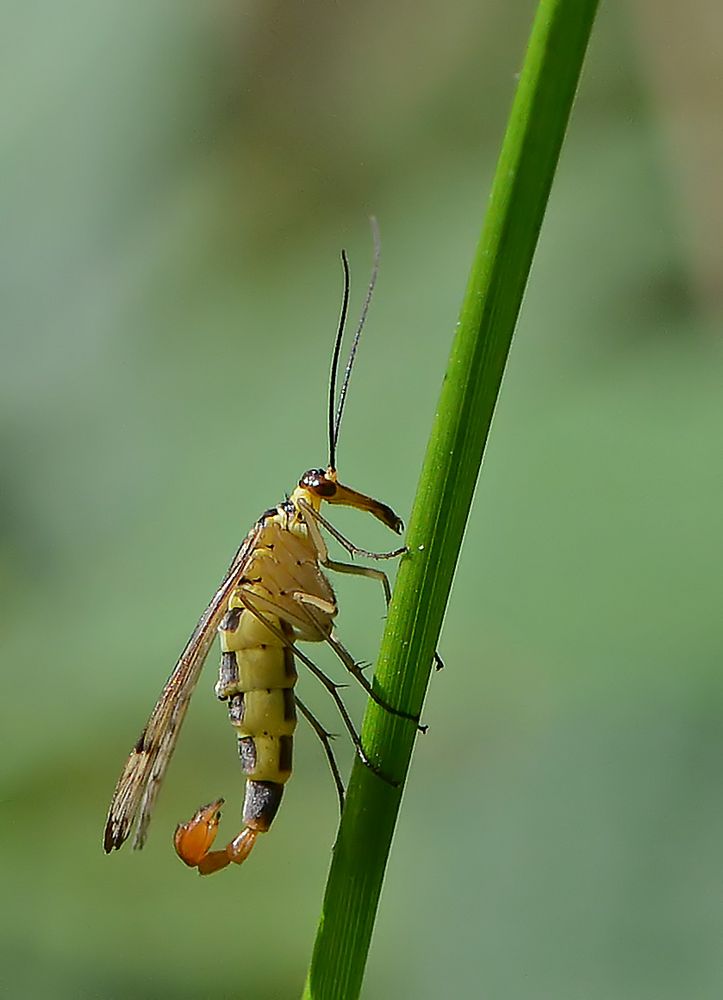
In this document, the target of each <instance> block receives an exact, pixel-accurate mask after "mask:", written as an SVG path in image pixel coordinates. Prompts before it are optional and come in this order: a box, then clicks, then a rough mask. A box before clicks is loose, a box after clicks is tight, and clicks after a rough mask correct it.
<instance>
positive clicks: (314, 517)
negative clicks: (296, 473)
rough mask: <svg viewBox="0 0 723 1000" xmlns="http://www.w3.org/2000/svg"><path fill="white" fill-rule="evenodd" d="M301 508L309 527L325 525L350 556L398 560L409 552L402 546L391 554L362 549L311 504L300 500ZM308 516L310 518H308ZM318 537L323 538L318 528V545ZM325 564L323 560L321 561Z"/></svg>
mask: <svg viewBox="0 0 723 1000" xmlns="http://www.w3.org/2000/svg"><path fill="white" fill-rule="evenodd" d="M299 506H300V507H301V509H302V511H303V514H304V521H305V522H306V525H307V527H308V528H309V529H310V530H311V531H313V529H312V528H311V524H312V523H313V522H314V521H316V522H318V524H321V525H323V527H324V528H326V530H327V531H328V532H329V534H330V535H331V536H332V537H333V538H336V540H337V542H338V543H339V544H340V545H341V546H342V547H343V548H345V549H346V551H347V552H348V553H349V555H350V556H363V557H364V558H365V559H396V557H397V556H402V555H404V553H405V552H406V551H407V547H406V545H402V547H401V548H399V549H392V551H391V552H370V551H369V550H368V549H360V548H359V546H358V545H354V543H353V542H350V541H349V539H348V538H347V537H346V536H345V535H342V533H341V532H340V531H339V529H338V528H335V527H334V525H333V524H332V523H331V521H327V519H326V518H325V517H324V515H323V514H320V513H319V512H318V511H316V510H314V508H313V507H312V506H311V504H308V503H307V502H306V501H305V500H299ZM307 515H308V516H307ZM317 537H319V538H321V535H320V534H319V530H318V528H317V529H316V533H314V543H315V544H316V540H317ZM322 545H323V549H321V550H320V551H323V550H325V549H326V545H325V544H323V543H322ZM321 561H322V562H323V559H322V560H321Z"/></svg>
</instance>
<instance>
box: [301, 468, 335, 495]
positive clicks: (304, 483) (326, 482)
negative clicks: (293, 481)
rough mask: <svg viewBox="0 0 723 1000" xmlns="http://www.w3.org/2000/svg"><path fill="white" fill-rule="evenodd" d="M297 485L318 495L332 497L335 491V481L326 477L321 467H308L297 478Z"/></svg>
mask: <svg viewBox="0 0 723 1000" xmlns="http://www.w3.org/2000/svg"><path fill="white" fill-rule="evenodd" d="M299 486H301V488H302V489H306V490H313V491H314V493H316V494H317V496H320V497H333V496H334V494H335V493H336V483H334V482H332V481H331V480H330V479H327V477H326V473H325V472H324V470H323V469H309V471H308V472H305V473H304V475H303V476H302V477H301V479H300V480H299Z"/></svg>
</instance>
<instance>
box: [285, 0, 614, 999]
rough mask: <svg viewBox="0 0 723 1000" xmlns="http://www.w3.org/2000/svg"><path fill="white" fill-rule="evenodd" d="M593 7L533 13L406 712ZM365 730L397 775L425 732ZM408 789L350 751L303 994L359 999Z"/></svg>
mask: <svg viewBox="0 0 723 1000" xmlns="http://www.w3.org/2000/svg"><path fill="white" fill-rule="evenodd" d="M596 7H597V0H541V2H540V3H539V5H538V9H537V14H536V16H535V21H534V25H533V29H532V34H531V37H530V42H529V46H528V49H527V53H526V56H525V61H524V65H523V68H522V73H521V75H520V81H519V84H518V87H517V93H516V96H515V100H514V103H513V107H512V111H511V114H510V118H509V122H508V126H507V130H506V133H505V138H504V142H503V145H502V150H501V153H500V157H499V162H498V165H497V170H496V173H495V178H494V183H493V187H492V194H491V198H490V202H489V206H488V209H487V214H486V218H485V221H484V227H483V230H482V236H481V239H480V243H479V246H478V248H477V252H476V255H475V259H474V263H473V265H472V271H471V275H470V279H469V283H468V286H467V290H466V293H465V297H464V301H463V304H462V309H461V314H460V319H459V323H458V327H457V332H456V336H455V339H454V343H453V346H452V352H451V356H450V359H449V365H448V368H447V373H446V375H445V379H444V384H443V386H442V392H441V396H440V400H439V406H438V410H437V414H436V417H435V421H434V425H433V428H432V433H431V437H430V440H429V445H428V448H427V454H426V458H425V461H424V466H423V469H422V473H421V477H420V481H419V488H418V491H417V495H416V499H415V502H414V508H413V511H412V516H411V520H410V525H409V531H408V535H407V544H408V546H409V553H408V555H406V556H405V557H404V558H403V560H402V564H401V566H400V569H399V574H398V577H397V583H396V587H395V591H394V597H393V600H392V605H391V608H390V611H389V616H388V620H387V627H386V630H385V633H384V638H383V641H382V646H381V650H380V655H379V662H378V665H377V670H376V675H375V687H376V689H377V690H378V691H379V693H380V694H382V695H383V696H384V697H385V698H386V699H387V700H388V701H389V702H390V703H391V704H394V705H402V706H405V708H406V709H407V710H408V711H411V712H415V713H416V712H419V711H421V707H422V702H423V699H424V694H425V691H426V688H427V683H428V680H429V674H430V671H431V664H432V657H433V653H434V650H435V646H436V643H437V638H438V636H439V631H440V628H441V624H442V618H443V615H444V610H445V607H446V603H447V598H448V595H449V590H450V587H451V585H452V578H453V575H454V570H455V566H456V563H457V557H458V554H459V549H460V546H461V544H462V536H463V533H464V528H465V524H466V521H467V516H468V513H469V508H470V504H471V502H472V496H473V492H474V487H475V483H476V481H477V475H478V473H479V467H480V464H481V461H482V453H483V450H484V446H485V442H486V440H487V434H488V432H489V427H490V423H491V420H492V414H493V411H494V407H495V403H496V400H497V395H498V392H499V388H500V383H501V380H502V374H503V371H504V366H505V362H506V360H507V355H508V352H509V348H510V343H511V339H512V333H513V330H514V327H515V323H516V321H517V315H518V313H519V309H520V304H521V301H522V295H523V292H524V289H525V284H526V282H527V276H528V274H529V270H530V265H531V263H532V256H533V253H534V250H535V246H536V244H537V237H538V234H539V230H540V226H541V224H542V218H543V215H544V211H545V205H546V203H547V198H548V195H549V191H550V186H551V184H552V178H553V175H554V172H555V167H556V164H557V160H558V156H559V152H560V147H561V144H562V140H563V136H564V133H565V128H566V126H567V121H568V117H569V114H570V109H571V106H572V102H573V98H574V95H575V90H576V87H577V84H578V80H579V76H580V71H581V68H582V62H583V57H584V54H585V49H586V47H587V43H588V39H589V36H590V31H591V30H592V23H593V19H594V15H595V10H596ZM362 736H363V740H364V745H365V747H366V748H367V753H368V754H369V755H370V757H371V758H372V759H373V760H374V761H376V762H378V764H379V766H380V767H381V768H382V769H383V770H384V772H385V773H387V774H389V775H393V776H394V778H395V779H397V780H398V781H399V782H402V781H403V779H404V777H405V775H406V772H407V769H408V767H409V761H410V757H411V753H412V749H413V746H414V742H415V740H416V738H417V735H416V731H415V726H414V724H413V723H410V722H405V721H404V720H400V719H399V718H396V717H394V716H392V715H389V714H388V713H386V712H384V711H383V710H380V709H379V708H378V707H377V706H376V705H375V704H374V703H373V702H370V703H369V706H368V709H367V713H366V716H365V719H364V726H363V731H362ZM430 738H431V737H430ZM401 795H402V787H401V784H400V785H399V786H398V787H392V786H390V785H389V784H385V783H384V782H383V781H380V780H379V778H377V777H376V776H375V775H374V774H372V773H371V772H370V771H369V770H368V769H367V768H365V767H363V766H361V765H360V764H359V762H357V763H356V764H355V766H354V768H353V770H352V775H351V779H350V782H349V790H348V795H347V802H346V807H345V809H344V815H343V817H342V821H341V825H340V828H339V835H338V838H337V842H336V846H335V848H334V855H333V859H332V864H331V869H330V872H329V879H328V882H327V887H326V893H325V896H324V904H323V910H322V915H321V920H320V923H319V929H318V933H317V938H316V942H315V946H314V952H313V956H312V961H311V966H310V969H309V975H308V979H307V983H306V989H305V994H304V995H305V997H306V998H307V1000H353V998H356V997H358V995H359V991H360V989H361V982H362V977H363V974H364V967H365V964H366V958H367V953H368V950H369V943H370V940H371V935H372V930H373V927H374V920H375V917H376V911H377V906H378V901H379V894H380V892H381V886H382V880H383V876H384V870H385V867H386V862H387V857H388V854H389V850H390V847H391V840H392V836H393V833H394V826H395V823H396V818H397V813H398V811H399V805H400V801H401ZM434 820H435V817H434V815H433V813H430V821H431V822H434ZM439 861H440V859H439V858H438V859H435V864H437V863H439Z"/></svg>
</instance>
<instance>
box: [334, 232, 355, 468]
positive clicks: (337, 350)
mask: <svg viewBox="0 0 723 1000" xmlns="http://www.w3.org/2000/svg"><path fill="white" fill-rule="evenodd" d="M341 266H342V269H343V271H344V293H343V295H342V300H341V312H340V313H339V325H338V327H337V330H336V340H335V341H334V352H333V354H332V356H331V374H330V375H329V468H330V469H335V468H336V439H337V437H338V436H339V434H338V430H337V429H336V426H335V423H334V397H335V396H336V376H337V373H338V371H339V357H340V355H341V342H342V340H343V339H344V327H345V326H346V317H347V314H348V312H349V289H350V285H351V282H350V278H349V258H348V257H347V255H346V250H342V252H341Z"/></svg>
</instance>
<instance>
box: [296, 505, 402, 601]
mask: <svg viewBox="0 0 723 1000" xmlns="http://www.w3.org/2000/svg"><path fill="white" fill-rule="evenodd" d="M303 507H304V522H305V524H306V527H307V528H308V529H309V535H310V537H311V541H312V542H313V544H314V548H315V549H316V552H317V556H318V559H319V562H320V563H321V565H322V566H325V567H326V568H327V569H331V570H334V571H335V572H337V573H350V574H351V575H352V576H367V577H369V578H370V579H372V580H379V582H380V583H381V585H382V589H383V590H384V601H385V603H386V605H387V607H389V602H390V601H391V599H392V588H391V587H390V586H389V577H388V576H387V574H386V573H384V572H382V570H380V569H372V568H371V567H370V566H357V565H356V564H355V563H343V562H337V560H336V559H331V558H330V556H329V550H328V548H327V545H326V542H325V540H324V536H323V535H322V534H321V532H320V531H319V525H318V524H317V523H316V520H315V518H316V519H318V521H319V522H320V523H321V524H323V525H324V527H325V528H327V529H328V530H329V531H330V532H331V533H332V534H333V535H334V537H335V538H337V539H338V540H340V539H341V538H343V536H342V535H340V534H339V533H338V532H337V530H336V528H334V526H333V525H331V524H330V523H329V522H328V521H327V520H326V519H325V518H323V517H322V516H321V514H317V512H316V511H315V510H314V508H313V507H310V506H309V504H306V503H304V504H303ZM307 510H308V511H309V513H310V514H311V517H306V514H305V511H307ZM342 544H343V543H342ZM352 549H353V551H352V550H350V549H347V551H349V552H350V553H351V555H354V552H357V553H359V554H362V552H363V550H362V549H357V548H356V547H355V546H352ZM404 551H405V550H404V549H399V550H397V552H396V553H395V552H388V553H384V554H383V555H384V557H385V558H386V557H387V556H389V558H391V557H392V556H393V555H398V554H401V553H402V552H404ZM363 554H365V555H368V554H369V553H363ZM380 558H381V557H380Z"/></svg>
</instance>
